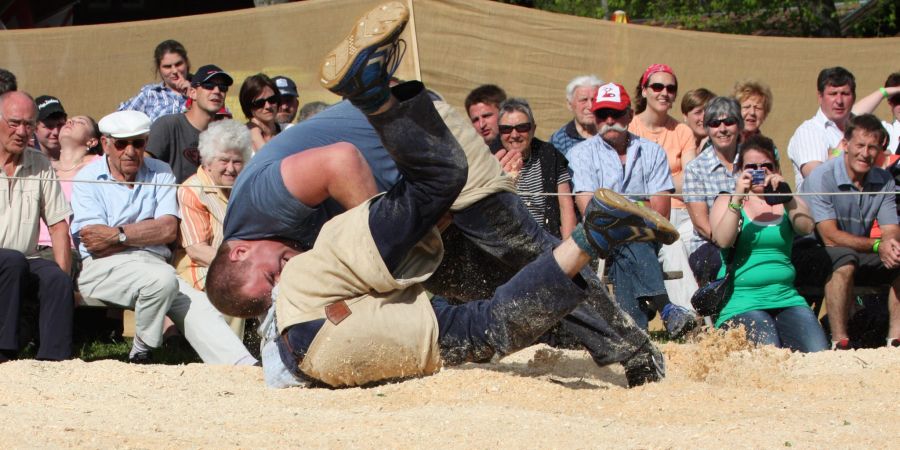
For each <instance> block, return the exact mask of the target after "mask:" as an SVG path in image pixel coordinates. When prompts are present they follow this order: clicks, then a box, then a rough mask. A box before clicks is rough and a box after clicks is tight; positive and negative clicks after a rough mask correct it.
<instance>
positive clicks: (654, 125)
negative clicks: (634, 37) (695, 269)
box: [628, 64, 697, 306]
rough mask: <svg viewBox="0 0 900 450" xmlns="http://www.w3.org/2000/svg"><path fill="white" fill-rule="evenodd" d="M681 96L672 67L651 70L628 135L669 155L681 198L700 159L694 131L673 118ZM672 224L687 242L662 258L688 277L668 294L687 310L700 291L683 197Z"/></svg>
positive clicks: (667, 249) (638, 91) (637, 95)
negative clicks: (690, 167)
mask: <svg viewBox="0 0 900 450" xmlns="http://www.w3.org/2000/svg"><path fill="white" fill-rule="evenodd" d="M677 93H678V79H677V78H675V73H674V72H672V68H671V67H669V66H667V65H665V64H653V65H651V66H650V67H648V68H647V70H645V71H644V74H643V75H641V79H640V81H639V82H638V85H637V87H636V88H635V90H634V100H633V101H634V112H635V116H634V119H633V120H632V121H631V123H630V124H629V125H628V131H630V132H632V133H634V134H636V135H638V136H640V137H642V138H644V139H647V140H649V141H652V142H655V143H656V144H657V145H659V146H660V147H662V148H663V150H665V151H666V157H667V158H668V160H669V170H670V171H671V172H672V181H673V182H674V183H675V192H676V193H679V194H680V193H681V185H682V182H683V181H684V167H685V165H687V163H688V161H690V160H692V159H694V157H695V156H696V149H697V144H696V140H695V139H694V132H693V131H691V128H690V127H688V126H687V125H685V124H684V123H681V122H679V121H677V120H675V119H674V118H672V116H670V115H669V110H670V109H672V107H673V106H675V97H676V95H677ZM669 220H670V221H671V222H672V224H673V225H675V226H676V227H678V229H679V232H680V233H681V236H683V239H684V240H683V241H682V242H681V243H680V244H679V245H674V246H672V245H667V246H664V247H663V248H662V250H661V251H660V258H661V259H662V262H663V266H664V269H665V270H681V271H682V272H683V274H684V275H683V277H682V278H681V280H673V281H667V282H666V290H667V291H669V297H670V298H671V299H672V301H673V303H676V304H678V305H682V306H687V305H689V304H690V297H691V295H693V292H694V291H695V290H696V289H697V284H696V282H695V281H694V277H693V273H692V272H691V269H690V266H689V264H688V263H687V257H688V253H687V247H686V246H687V239H688V237H689V236H691V234H692V229H693V225H692V223H691V218H690V216H689V215H688V213H687V209H686V207H685V204H684V202H683V201H682V200H681V198H679V197H672V209H671V213H670V219H669Z"/></svg>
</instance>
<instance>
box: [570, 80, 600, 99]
mask: <svg viewBox="0 0 900 450" xmlns="http://www.w3.org/2000/svg"><path fill="white" fill-rule="evenodd" d="M602 85H603V80H601V79H599V78H597V76H596V75H581V76H577V77H575V78H573V79H572V81H570V82H569V84H568V85H566V100H568V101H570V102H571V101H572V96H573V95H575V89H578V88H580V87H582V86H590V87H595V88H598V87H600V86H602Z"/></svg>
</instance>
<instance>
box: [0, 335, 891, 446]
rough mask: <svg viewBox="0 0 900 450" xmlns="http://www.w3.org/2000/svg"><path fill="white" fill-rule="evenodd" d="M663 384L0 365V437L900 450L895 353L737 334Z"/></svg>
mask: <svg viewBox="0 0 900 450" xmlns="http://www.w3.org/2000/svg"><path fill="white" fill-rule="evenodd" d="M663 350H664V352H665V353H666V356H667V358H668V360H667V361H668V370H669V376H668V378H667V379H666V380H665V381H664V382H662V383H657V384H653V385H648V386H644V387H640V388H636V389H630V390H629V389H625V388H624V385H625V378H624V375H623V373H622V370H621V368H620V367H618V366H616V367H607V368H598V367H596V366H595V365H594V364H593V363H592V362H591V360H590V358H589V357H588V356H587V354H586V353H584V352H581V351H560V350H555V349H551V348H548V347H545V346H535V347H531V348H529V349H526V350H524V351H522V352H519V353H517V354H515V355H512V356H510V357H507V358H505V359H503V360H501V361H499V362H495V363H492V364H484V365H466V366H462V367H458V368H453V369H446V370H443V371H442V372H440V373H439V374H437V375H435V376H432V377H427V378H421V379H414V380H409V381H405V382H402V383H395V384H388V385H383V386H378V387H374V388H368V389H346V390H328V389H311V390H303V389H293V390H282V391H275V390H270V389H267V388H266V387H265V386H264V383H263V380H262V372H261V370H260V369H258V368H232V367H213V366H205V365H201V364H192V365H187V366H133V365H127V364H123V363H119V362H112V361H101V362H92V363H85V362H81V361H69V362H64V363H43V362H37V361H16V362H11V363H6V364H2V365H0V420H2V422H3V424H4V429H5V430H6V432H5V433H3V434H2V435H0V446H2V447H4V448H10V447H104V448H108V447H145V448H158V447H166V448H171V447H185V446H187V447H207V448H223V447H224V448H233V447H285V446H297V447H299V446H304V447H308V446H313V447H346V446H352V447H392V448H396V447H425V448H428V447H431V448H438V447H439V448H445V447H478V448H490V447H505V448H510V447H517V448H523V447H529V448H542V447H552V448H587V447H591V448H596V447H618V448H623V447H624V448H635V447H641V448H648V447H653V448H656V447H676V448H689V447H690V448H693V447H701V448H709V447H717V448H721V447H726V446H739V447H754V448H776V447H805V448H821V447H828V448H834V447H841V448H843V447H862V448H888V447H897V446H900V433H898V431H897V430H898V427H897V424H898V423H900V420H898V419H900V413H898V412H897V411H898V409H900V408H898V407H897V406H898V403H900V389H898V387H897V386H898V380H900V351H897V350H890V349H878V350H860V351H850V352H823V353H818V354H810V355H801V354H792V353H790V352H788V351H784V350H777V349H773V348H760V349H754V348H752V346H750V345H749V344H748V343H747V342H746V340H744V339H743V336H742V335H741V334H739V333H736V332H724V333H717V334H713V335H708V336H704V337H703V338H701V339H700V340H699V341H698V342H696V343H691V344H666V345H665V346H664V347H663Z"/></svg>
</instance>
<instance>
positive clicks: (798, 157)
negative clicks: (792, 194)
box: [788, 108, 844, 189]
mask: <svg viewBox="0 0 900 450" xmlns="http://www.w3.org/2000/svg"><path fill="white" fill-rule="evenodd" d="M843 138H844V132H843V131H841V129H840V128H838V126H837V124H836V123H834V122H833V121H831V120H829V119H828V118H827V117H825V113H824V112H822V108H819V110H818V111H817V112H816V115H815V116H813V118H812V119H809V120H807V121H804V122H803V123H802V124H800V126H799V127H797V131H794V135H793V136H791V140H790V142H788V157H790V158H791V163H792V165H793V166H794V181H795V183H796V185H797V188H798V189H799V188H800V187H801V186H802V185H803V173H801V172H800V168H801V167H803V165H804V164H806V163H808V162H810V161H820V162H825V161H828V158H829V156H830V155H831V151H832V150H834V149H836V148H839V145H840V143H841V139H843Z"/></svg>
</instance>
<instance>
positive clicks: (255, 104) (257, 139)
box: [239, 73, 281, 153]
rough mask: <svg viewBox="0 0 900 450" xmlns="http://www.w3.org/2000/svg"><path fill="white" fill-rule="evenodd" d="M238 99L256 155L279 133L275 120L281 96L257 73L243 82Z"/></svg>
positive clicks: (268, 80) (263, 75)
mask: <svg viewBox="0 0 900 450" xmlns="http://www.w3.org/2000/svg"><path fill="white" fill-rule="evenodd" d="M239 98H240V101H241V110H242V111H243V112H244V117H246V118H247V128H249V129H250V137H251V141H252V142H253V152H254V153H256V152H258V151H259V149H260V148H262V146H263V145H264V144H265V143H266V142H269V141H270V140H271V139H272V138H273V137H275V135H277V134H278V133H280V132H281V126H280V125H278V122H277V121H276V120H275V118H276V116H277V115H278V106H279V102H280V101H281V95H280V94H279V93H278V87H277V86H275V82H274V81H272V79H271V78H269V77H268V76H266V75H265V74H262V73H258V74H256V75H251V76H249V77H247V79H246V80H244V84H242V85H241V93H240V95H239Z"/></svg>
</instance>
